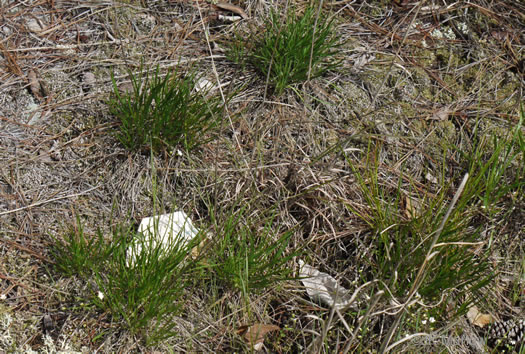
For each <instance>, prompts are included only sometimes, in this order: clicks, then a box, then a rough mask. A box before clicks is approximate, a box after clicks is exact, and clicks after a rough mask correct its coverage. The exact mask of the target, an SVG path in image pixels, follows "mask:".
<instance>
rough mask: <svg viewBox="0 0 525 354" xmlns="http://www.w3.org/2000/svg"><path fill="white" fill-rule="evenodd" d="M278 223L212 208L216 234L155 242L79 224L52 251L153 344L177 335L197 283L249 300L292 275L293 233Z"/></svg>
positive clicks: (123, 230) (126, 230) (102, 304)
mask: <svg viewBox="0 0 525 354" xmlns="http://www.w3.org/2000/svg"><path fill="white" fill-rule="evenodd" d="M272 221H273V218H269V219H264V220H263V224H261V223H260V222H258V221H253V222H249V220H248V218H247V217H246V214H245V210H244V209H241V210H238V211H228V212H227V213H225V214H224V215H222V214H221V215H216V214H214V213H212V215H211V223H212V227H213V228H214V229H215V230H216V235H215V236H214V237H213V239H210V240H207V241H206V242H203V235H204V234H205V233H204V232H202V231H201V232H199V234H198V235H197V236H195V237H194V238H193V240H191V241H190V242H189V243H187V242H185V241H183V240H182V236H181V235H170V236H169V237H165V239H167V240H168V242H164V243H162V242H155V241H154V240H153V239H152V238H151V237H144V236H145V235H144V234H142V233H139V232H134V231H133V230H132V228H131V227H125V226H123V224H117V225H116V226H113V227H112V231H111V235H108V237H106V238H104V237H103V236H102V233H101V232H100V231H99V232H98V233H97V235H96V236H95V237H92V238H90V237H89V236H87V235H86V234H85V233H84V230H83V227H82V226H81V225H80V223H79V226H78V227H77V228H76V229H75V230H73V231H72V232H71V233H69V234H68V237H67V238H66V240H60V239H55V244H54V246H53V254H54V257H55V264H56V268H57V269H58V270H59V271H61V272H63V273H65V274H66V275H68V276H73V275H76V276H78V277H79V278H81V279H83V280H84V281H87V282H88V283H90V284H91V291H92V297H91V301H92V302H93V303H94V304H95V305H96V306H98V307H99V308H101V309H103V310H105V311H107V312H108V313H109V314H111V316H112V318H113V319H114V320H115V321H116V322H117V323H118V322H119V321H121V322H122V323H123V324H124V326H125V328H127V330H129V332H130V333H131V334H133V335H138V336H139V337H141V338H143V339H144V342H145V344H146V345H150V344H155V343H158V342H159V341H161V340H163V339H166V338H169V337H173V336H175V335H176V334H177V330H176V325H177V321H176V316H178V315H180V313H181V311H182V310H183V307H184V298H185V296H183V295H184V294H186V295H187V294H188V289H190V288H191V286H201V287H204V288H210V287H215V288H217V289H228V290H233V291H238V292H239V293H241V294H242V296H243V298H244V299H245V300H247V302H248V297H249V295H250V294H251V293H253V292H254V291H255V290H258V289H263V288H267V287H270V286H274V285H275V284H276V283H277V282H279V281H281V280H285V279H290V274H291V272H292V270H291V268H290V267H287V264H288V262H289V261H290V260H291V259H292V257H294V256H295V255H296V253H293V252H288V248H289V246H290V237H291V236H292V232H290V231H288V232H285V233H283V234H282V235H280V236H276V235H275V233H274V232H273V223H272ZM157 228H158V224H154V225H153V230H151V233H152V234H154V235H158V234H159V232H158V230H156V229H157ZM206 246H209V247H206ZM197 249H199V252H197V253H199V254H198V255H197V256H195V252H193V254H192V250H194V251H195V250H197ZM93 280H94V281H93ZM94 284H96V286H94Z"/></svg>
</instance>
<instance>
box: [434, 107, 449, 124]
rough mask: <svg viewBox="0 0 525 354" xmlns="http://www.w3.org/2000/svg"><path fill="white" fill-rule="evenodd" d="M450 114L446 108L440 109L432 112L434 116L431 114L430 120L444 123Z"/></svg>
mask: <svg viewBox="0 0 525 354" xmlns="http://www.w3.org/2000/svg"><path fill="white" fill-rule="evenodd" d="M450 113H451V111H450V109H449V108H448V107H447V106H445V107H441V108H440V109H438V110H437V111H436V112H434V114H432V117H431V118H430V119H432V120H438V121H444V120H447V119H448V116H449V115H450Z"/></svg>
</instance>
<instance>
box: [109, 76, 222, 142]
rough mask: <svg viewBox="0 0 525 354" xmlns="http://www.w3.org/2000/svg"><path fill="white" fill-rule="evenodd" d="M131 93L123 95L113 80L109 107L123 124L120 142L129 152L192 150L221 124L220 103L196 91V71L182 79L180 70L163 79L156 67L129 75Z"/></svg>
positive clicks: (119, 136) (120, 131) (205, 91)
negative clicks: (152, 70)
mask: <svg viewBox="0 0 525 354" xmlns="http://www.w3.org/2000/svg"><path fill="white" fill-rule="evenodd" d="M129 76H130V78H131V83H132V86H133V88H132V90H131V92H129V93H121V92H120V91H119V88H118V87H117V84H116V82H115V80H114V79H113V90H114V95H113V97H112V98H111V99H110V100H109V102H108V104H109V107H110V112H111V114H112V115H113V116H115V117H116V118H117V119H118V120H119V121H120V126H119V131H118V133H117V138H118V139H119V141H120V142H121V143H122V144H123V145H124V146H125V147H126V148H128V149H130V150H141V149H146V150H147V149H148V148H149V147H152V148H153V150H155V151H157V150H159V149H161V148H168V149H170V148H173V147H175V146H177V145H183V146H184V147H185V148H186V149H188V150H190V149H193V148H195V147H197V146H199V145H201V144H203V143H205V142H207V141H208V139H207V138H206V133H208V132H209V131H210V130H211V129H213V128H214V127H216V126H217V125H218V124H219V122H220V115H219V113H220V110H221V104H220V101H219V100H218V99H217V98H215V97H208V93H209V92H207V90H206V89H203V90H199V91H196V90H195V83H196V82H198V80H199V78H200V77H199V76H198V75H197V74H196V73H195V71H190V72H189V73H188V74H186V75H182V74H181V73H179V72H178V71H177V70H173V71H170V72H168V73H167V74H166V75H165V76H161V75H160V73H159V68H158V66H157V69H156V71H155V72H154V73H153V74H151V73H149V72H148V71H146V73H142V67H141V70H140V71H139V74H133V73H132V72H131V71H130V72H129Z"/></svg>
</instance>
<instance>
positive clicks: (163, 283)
mask: <svg viewBox="0 0 525 354" xmlns="http://www.w3.org/2000/svg"><path fill="white" fill-rule="evenodd" d="M130 236H131V238H130ZM179 236H180V235H173V237H170V238H169V240H170V241H169V243H168V244H164V245H163V244H162V243H161V242H152V239H151V238H148V239H145V238H144V237H142V235H141V234H140V233H133V232H131V230H129V229H126V228H122V227H118V228H116V229H115V230H114V232H113V245H114V246H113V250H114V251H113V252H112V255H111V257H109V258H108V259H107V262H106V264H105V267H104V269H105V271H104V272H97V273H96V276H95V280H96V283H97V285H98V288H99V291H100V293H99V294H101V295H100V296H97V297H95V302H96V304H97V305H98V306H99V307H101V308H103V309H107V310H109V311H110V312H111V313H112V315H113V316H114V317H115V318H116V319H123V320H124V322H125V323H126V326H127V328H128V330H129V331H130V332H131V333H132V334H140V335H141V336H142V337H143V338H144V339H145V342H146V345H148V344H152V343H157V342H159V341H161V340H163V339H165V338H169V337H172V336H174V335H176V334H177V331H176V329H175V326H176V324H177V323H176V320H175V319H176V316H177V315H179V314H180V312H181V310H182V306H183V296H182V295H183V291H184V290H185V289H186V288H187V286H188V284H189V283H188V275H189V274H190V273H191V269H192V267H193V261H192V259H191V257H189V254H190V252H191V249H192V248H193V247H194V246H195V245H196V242H197V240H198V239H199V237H196V238H195V239H194V240H193V241H192V242H190V243H188V244H185V243H183V242H182V240H181V237H179ZM137 247H140V249H141V251H140V252H139V251H138V250H137ZM130 254H133V255H136V257H133V258H130V256H129V255H130Z"/></svg>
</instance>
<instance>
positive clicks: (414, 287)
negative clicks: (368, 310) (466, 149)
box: [379, 173, 469, 353]
mask: <svg viewBox="0 0 525 354" xmlns="http://www.w3.org/2000/svg"><path fill="white" fill-rule="evenodd" d="M468 178H469V174H468V173H467V174H465V176H464V177H463V180H462V181H461V184H460V185H459V188H458V190H457V191H456V194H454V198H452V202H451V203H450V206H449V207H448V210H447V212H446V214H445V216H444V217H443V220H441V224H440V225H439V227H438V229H437V230H436V235H435V236H434V239H433V240H432V243H431V244H430V247H429V249H428V252H427V255H426V257H425V261H424V262H423V264H422V265H421V268H419V271H418V273H417V275H416V279H415V280H414V283H413V284H412V288H411V289H410V292H409V293H408V298H407V300H406V301H405V303H404V304H403V307H402V308H401V311H400V312H399V313H398V315H397V317H396V319H395V321H394V323H393V324H392V327H390V330H389V331H388V333H387V336H386V338H385V340H384V341H383V344H382V345H381V348H380V350H379V352H380V353H385V352H388V351H389V350H391V349H392V348H394V347H395V346H396V345H397V344H399V343H397V342H396V343H394V344H392V345H391V346H388V344H389V343H390V340H391V339H392V336H393V335H394V332H395V331H396V329H397V327H398V326H399V323H400V322H401V316H402V315H403V312H404V311H405V309H406V308H407V306H408V304H409V303H410V300H411V299H412V297H413V296H414V295H415V293H416V292H417V291H418V289H419V287H420V286H421V283H422V281H423V279H424V273H425V271H426V268H427V265H428V264H429V263H430V261H431V260H432V258H434V256H435V255H437V254H438V252H437V251H435V252H433V249H434V248H435V246H436V244H437V241H438V239H439V236H441V233H442V232H443V229H444V228H445V223H446V222H447V220H448V218H449V216H450V213H451V212H452V209H454V206H455V205H456V203H457V201H458V199H459V196H460V195H461V193H462V192H463V189H464V188H465V185H466V184H467V180H468Z"/></svg>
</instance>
